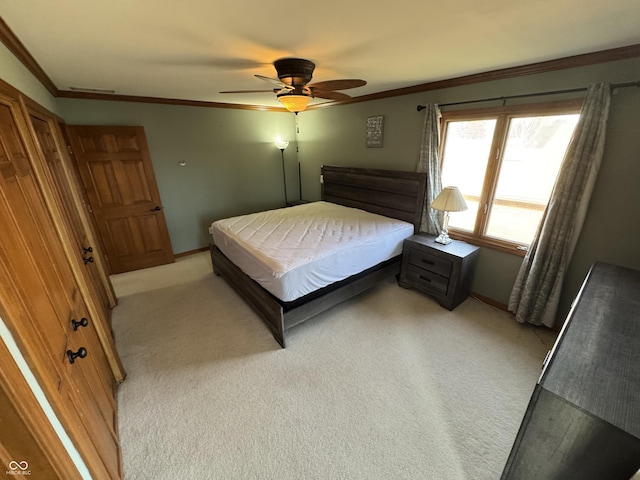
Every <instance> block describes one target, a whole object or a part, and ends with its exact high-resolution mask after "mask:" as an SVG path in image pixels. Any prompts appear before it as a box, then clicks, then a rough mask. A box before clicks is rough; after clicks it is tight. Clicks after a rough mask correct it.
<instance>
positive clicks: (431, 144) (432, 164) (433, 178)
mask: <svg viewBox="0 0 640 480" xmlns="http://www.w3.org/2000/svg"><path fill="white" fill-rule="evenodd" d="M440 117H441V114H440V109H439V108H438V106H437V105H435V104H427V106H426V108H425V116H424V127H423V130H422V145H421V147H420V158H419V160H418V168H417V171H418V172H419V173H426V174H427V185H426V192H425V203H424V205H423V207H422V221H421V223H420V231H421V232H425V233H431V234H433V235H438V234H439V233H440V230H442V216H443V214H442V212H440V211H438V210H433V209H432V208H430V205H431V202H433V200H434V199H435V198H436V197H437V196H438V194H439V193H440V190H442V180H441V179H440V159H439V158H438V145H439V143H440Z"/></svg>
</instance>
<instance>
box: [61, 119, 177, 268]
mask: <svg viewBox="0 0 640 480" xmlns="http://www.w3.org/2000/svg"><path fill="white" fill-rule="evenodd" d="M66 130H67V134H68V136H69V140H70V142H71V149H72V151H73V155H74V156H75V159H76V162H77V164H78V167H79V169H80V175H81V177H82V183H83V184H84V187H85V189H86V192H87V195H88V196H89V201H90V202H91V208H92V210H93V214H94V216H95V219H96V223H97V225H98V229H99V231H100V235H101V238H102V241H103V243H104V246H105V249H106V253H107V257H108V261H109V265H110V266H111V273H121V272H127V271H130V270H138V269H142V268H148V267H154V266H157V265H164V264H166V263H171V262H173V261H174V256H173V250H172V248H171V240H170V239H169V231H168V229H167V223H166V220H165V217H164V212H163V211H162V202H161V200H160V192H159V190H158V186H157V184H156V178H155V174H154V171H153V165H152V163H151V155H150V154H149V147H148V145H147V139H146V137H145V134H144V129H143V128H142V127H126V126H78V125H73V126H72V125H68V126H67V127H66Z"/></svg>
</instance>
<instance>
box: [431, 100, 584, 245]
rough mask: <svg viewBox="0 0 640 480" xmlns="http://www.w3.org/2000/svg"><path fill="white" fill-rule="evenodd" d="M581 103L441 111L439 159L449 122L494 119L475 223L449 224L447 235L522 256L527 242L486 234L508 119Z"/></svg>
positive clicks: (567, 110)
mask: <svg viewBox="0 0 640 480" xmlns="http://www.w3.org/2000/svg"><path fill="white" fill-rule="evenodd" d="M582 104H583V99H572V100H560V101H553V102H544V103H535V104H530V103H529V104H517V105H508V106H500V107H486V108H474V109H455V110H448V111H443V112H442V117H441V119H440V122H441V123H440V127H441V128H440V145H439V147H438V154H439V158H440V159H441V160H442V159H444V156H443V153H444V148H445V140H446V138H447V137H446V135H447V127H448V124H449V123H450V122H452V121H465V120H470V121H472V120H487V119H496V126H495V130H494V132H493V138H492V140H491V148H490V149H489V158H488V160H487V169H486V171H485V178H484V183H483V185H482V192H481V194H480V199H479V203H478V212H477V213H476V222H475V225H474V228H473V231H466V230H460V229H457V228H455V227H453V226H449V229H448V230H449V236H450V237H451V238H453V239H456V240H463V241H465V242H468V243H471V244H474V245H478V246H481V247H488V248H491V249H494V250H500V251H503V252H506V253H511V254H513V255H518V256H521V257H523V256H524V255H525V253H526V251H527V249H528V246H529V245H523V244H521V243H517V242H512V241H509V240H503V239H499V238H495V237H490V236H487V235H486V230H487V227H488V223H489V212H490V211H491V208H492V206H493V202H494V197H495V192H496V188H497V185H498V174H499V173H500V168H501V166H502V161H503V155H504V150H505V144H506V141H507V134H508V130H509V122H510V120H511V119H512V118H519V117H520V118H521V117H528V116H546V115H549V116H550V115H564V114H566V115H570V114H576V113H580V110H581V108H582ZM443 167H444V162H441V164H440V173H442V168H443ZM443 187H444V185H443Z"/></svg>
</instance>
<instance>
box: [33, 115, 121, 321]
mask: <svg viewBox="0 0 640 480" xmlns="http://www.w3.org/2000/svg"><path fill="white" fill-rule="evenodd" d="M29 119H30V120H31V125H32V126H33V129H34V131H35V134H36V138H37V140H38V146H39V147H40V151H41V152H42V155H43V157H44V159H45V161H46V165H47V167H48V169H49V173H50V174H51V178H52V180H53V181H54V182H55V186H56V189H57V191H58V193H59V194H60V198H61V207H62V209H63V211H64V214H65V215H66V217H67V220H68V221H69V223H70V225H71V227H72V234H73V240H74V243H75V247H76V250H77V252H78V255H80V256H81V257H82V258H83V261H84V266H85V271H86V272H87V273H88V274H89V276H90V277H91V282H90V284H91V286H92V287H93V292H94V294H95V295H94V297H95V298H96V299H97V301H98V304H99V305H100V307H101V308H102V311H103V314H104V316H105V318H108V317H109V315H110V313H109V311H110V307H111V305H110V301H109V294H108V293H107V288H106V286H105V284H104V283H103V282H102V279H101V277H100V272H99V271H98V265H97V262H98V260H99V258H100V247H99V246H98V245H94V244H93V242H92V241H91V240H90V239H89V236H88V235H87V232H86V230H85V226H84V224H83V222H82V219H81V217H80V212H79V211H78V207H77V204H76V203H75V201H74V198H73V196H72V188H73V186H72V185H70V184H69V181H68V179H67V176H66V172H65V169H64V165H63V164H62V152H60V149H59V148H58V145H57V143H56V141H55V138H54V132H53V131H52V128H51V125H50V124H49V122H48V121H47V119H46V118H42V117H40V116H38V115H37V114H35V113H34V112H30V113H29Z"/></svg>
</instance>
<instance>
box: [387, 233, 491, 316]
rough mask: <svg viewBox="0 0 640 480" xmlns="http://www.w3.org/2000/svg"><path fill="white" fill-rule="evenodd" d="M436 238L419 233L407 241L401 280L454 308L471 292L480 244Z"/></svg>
mask: <svg viewBox="0 0 640 480" xmlns="http://www.w3.org/2000/svg"><path fill="white" fill-rule="evenodd" d="M435 238H436V237H434V236H433V235H426V234H418V235H413V236H412V237H409V238H407V239H406V240H405V241H404V245H403V249H402V266H401V268H400V277H399V279H398V284H399V285H400V286H401V287H404V288H415V289H416V290H420V291H421V292H423V293H426V294H427V295H431V296H432V297H434V298H435V299H436V300H437V301H438V303H439V304H440V305H442V306H443V307H445V308H447V309H449V310H453V309H454V308H456V307H457V306H458V305H460V304H461V303H462V302H463V301H464V300H465V299H466V298H467V297H468V296H469V290H470V289H471V280H472V278H473V272H474V269H475V262H476V257H477V256H478V251H479V248H478V247H476V246H474V245H469V244H468V243H465V242H459V241H456V240H454V241H452V242H451V243H450V244H448V245H442V244H440V243H436V242H435Z"/></svg>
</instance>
